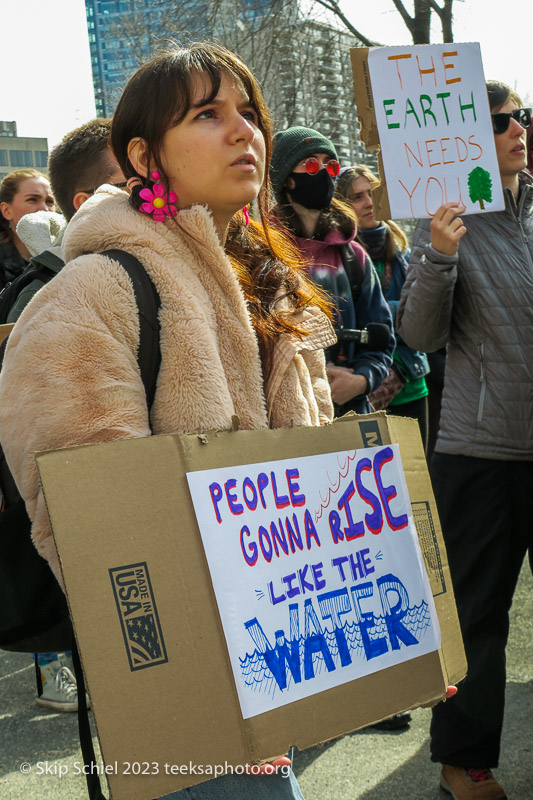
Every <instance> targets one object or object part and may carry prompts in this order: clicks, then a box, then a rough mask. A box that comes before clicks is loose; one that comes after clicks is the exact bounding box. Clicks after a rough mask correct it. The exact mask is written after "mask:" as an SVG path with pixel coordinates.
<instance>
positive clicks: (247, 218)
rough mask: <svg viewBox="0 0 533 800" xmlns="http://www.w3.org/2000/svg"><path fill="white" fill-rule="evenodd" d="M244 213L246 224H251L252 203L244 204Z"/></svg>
mask: <svg viewBox="0 0 533 800" xmlns="http://www.w3.org/2000/svg"><path fill="white" fill-rule="evenodd" d="M242 213H243V214H244V224H245V225H249V224H250V203H248V205H246V206H244V208H243V210H242Z"/></svg>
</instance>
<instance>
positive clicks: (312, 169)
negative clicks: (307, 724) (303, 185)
mask: <svg viewBox="0 0 533 800" xmlns="http://www.w3.org/2000/svg"><path fill="white" fill-rule="evenodd" d="M322 166H325V167H326V170H327V173H328V175H331V177H332V178H336V177H337V175H338V174H339V172H340V171H341V165H340V164H339V162H338V161H335V159H334V158H332V159H330V160H329V161H326V163H325V164H321V163H320V161H319V160H318V158H314V156H311V157H310V158H306V160H305V161H304V167H305V171H306V172H307V173H309V175H316V174H317V172H318V171H319V170H320V168H321V167H322Z"/></svg>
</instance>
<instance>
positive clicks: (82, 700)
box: [72, 250, 161, 800]
mask: <svg viewBox="0 0 533 800" xmlns="http://www.w3.org/2000/svg"><path fill="white" fill-rule="evenodd" d="M101 255H103V256H107V257H108V258H112V259H113V260H114V261H118V263H119V264H120V266H121V267H122V268H123V269H124V270H125V272H127V274H128V275H129V277H130V280H131V282H132V284H133V291H134V293H135V300H136V302H137V308H138V310H139V352H138V355H137V361H138V364H139V370H140V372H141V378H142V382H143V384H144V390H145V392H146V404H147V406H148V412H150V409H151V408H152V403H153V402H154V397H155V389H156V383H157V376H158V374H159V367H160V365H161V347H160V341H159V339H160V331H161V326H160V323H159V309H160V308H161V298H160V297H159V292H158V291H157V289H156V288H155V286H154V283H153V281H152V279H151V278H150V276H149V275H148V273H147V272H146V270H145V268H144V267H143V265H142V264H141V262H140V261H139V260H138V259H137V258H135V256H132V255H131V253H126V252H125V251H124V250H106V251H105V252H104V253H102V254H101ZM72 660H73V662H74V672H75V674H76V687H77V690H78V729H79V737H80V746H81V752H82V755H83V763H84V764H87V765H91V766H92V764H96V756H95V754H94V747H93V740H92V736H91V726H90V723H89V714H88V711H87V698H86V695H85V691H86V689H85V679H84V677H83V670H82V668H81V661H80V655H79V652H78V647H77V644H76V640H75V639H74V637H73V642H72ZM85 777H86V780H87V790H88V793H89V798H90V800H106V798H105V796H104V794H103V793H102V786H101V783H100V778H99V776H98V772H97V771H96V772H94V773H93V770H92V769H88V770H87V771H86V776H85Z"/></svg>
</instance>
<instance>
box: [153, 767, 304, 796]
mask: <svg viewBox="0 0 533 800" xmlns="http://www.w3.org/2000/svg"><path fill="white" fill-rule="evenodd" d="M160 800H304V797H303V795H302V793H301V791H300V787H299V786H298V781H297V780H296V778H295V776H294V773H293V771H292V770H291V771H290V774H289V777H288V778H284V777H283V776H282V775H281V774H277V775H221V776H220V777H218V778H213V780H211V781H205V782H204V783H198V784H197V785H196V786H191V787H189V788H188V789H182V790H181V791H180V792H172V794H166V795H165V796H164V797H161V798H160Z"/></svg>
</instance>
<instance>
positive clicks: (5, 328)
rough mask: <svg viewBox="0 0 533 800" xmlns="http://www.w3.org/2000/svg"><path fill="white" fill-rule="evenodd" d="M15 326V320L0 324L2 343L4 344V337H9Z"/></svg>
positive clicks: (0, 342) (0, 339) (0, 341)
mask: <svg viewBox="0 0 533 800" xmlns="http://www.w3.org/2000/svg"><path fill="white" fill-rule="evenodd" d="M14 327H15V323H14V322H6V323H5V325H0V344H2V342H3V341H4V339H7V337H8V336H9V334H10V333H11V331H12V330H13V328H14Z"/></svg>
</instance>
